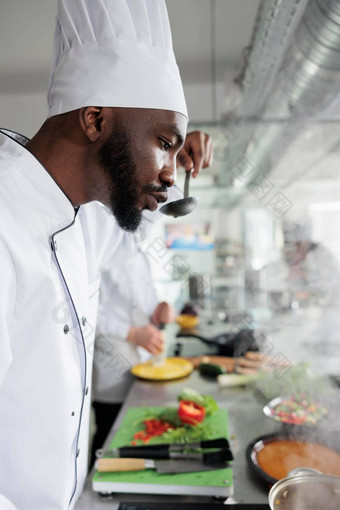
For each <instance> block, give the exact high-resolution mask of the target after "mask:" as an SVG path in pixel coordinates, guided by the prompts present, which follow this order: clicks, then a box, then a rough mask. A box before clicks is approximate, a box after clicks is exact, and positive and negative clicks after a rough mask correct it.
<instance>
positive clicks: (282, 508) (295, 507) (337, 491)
mask: <svg viewBox="0 0 340 510" xmlns="http://www.w3.org/2000/svg"><path fill="white" fill-rule="evenodd" d="M294 471H295V470H294ZM311 471H312V470H310V469H308V470H307V469H304V468H300V469H299V470H298V472H297V474H295V475H294V474H293V475H292V474H290V476H287V477H286V478H282V479H281V480H279V481H278V482H276V483H275V484H274V485H273V486H272V488H271V489H270V492H269V505H270V508H271V510H339V508H340V477H338V476H331V475H323V474H321V473H318V472H317V471H316V472H314V473H313V472H311Z"/></svg>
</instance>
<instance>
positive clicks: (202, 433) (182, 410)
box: [131, 388, 218, 445]
mask: <svg viewBox="0 0 340 510" xmlns="http://www.w3.org/2000/svg"><path fill="white" fill-rule="evenodd" d="M177 399H178V401H179V406H178V408H176V407H168V408H166V409H165V410H164V409H163V410H162V412H161V413H159V414H158V416H147V418H146V419H144V420H143V425H144V428H143V429H142V430H139V431H138V432H136V433H135V434H134V437H133V441H132V442H131V444H132V445H137V444H138V443H139V442H140V441H141V442H143V443H145V444H146V443H148V442H149V441H150V440H151V439H153V438H155V437H162V440H165V441H167V442H169V443H175V442H176V443H186V442H190V441H197V440H204V439H211V437H213V436H214V431H213V428H212V425H211V424H210V423H205V418H206V417H207V416H211V415H212V414H213V413H214V412H215V411H217V410H218V405H217V402H216V400H215V399H214V398H213V397H212V396H211V395H201V394H200V393H198V392H197V391H195V390H193V389H191V388H185V389H183V390H182V391H181V393H180V394H179V395H178V397H177Z"/></svg>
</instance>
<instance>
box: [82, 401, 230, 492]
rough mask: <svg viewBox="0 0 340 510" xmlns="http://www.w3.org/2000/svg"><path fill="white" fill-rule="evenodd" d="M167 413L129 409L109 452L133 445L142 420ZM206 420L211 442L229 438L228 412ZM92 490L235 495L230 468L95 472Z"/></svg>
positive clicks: (151, 408)
mask: <svg viewBox="0 0 340 510" xmlns="http://www.w3.org/2000/svg"><path fill="white" fill-rule="evenodd" d="M165 409H166V408H164V407H130V408H129V409H128V410H127V412H126V414H125V416H124V418H123V420H122V423H121V425H120V428H119V430H118V431H117V433H116V435H115V437H114V438H113V441H112V443H111V444H110V448H119V447H122V446H127V445H130V444H131V440H132V439H133V435H134V433H135V432H137V431H138V430H140V428H141V424H142V422H143V419H145V418H146V416H147V415H149V416H157V415H159V413H160V412H162V411H164V410H165ZM205 420H206V423H207V425H209V427H210V428H211V431H212V435H211V437H209V439H214V438H218V437H228V413H227V411H226V410H225V409H218V410H217V411H216V412H215V413H214V414H213V415H212V416H208V417H207V418H206V419H205ZM150 444H151V443H150ZM92 488H93V490H94V491H96V492H99V493H101V494H103V495H107V494H112V493H121V494H124V493H130V494H161V495H171V496H205V497H207V496H208V497H209V496H211V497H218V498H227V497H228V496H231V495H232V494H233V473H232V467H231V465H230V464H226V467H225V468H223V469H214V470H211V471H200V472H197V471H196V472H190V473H176V474H174V473H171V474H159V473H157V472H156V471H155V470H153V469H148V470H145V471H129V472H115V473H112V472H110V473H98V472H96V473H95V475H94V476H93V478H92Z"/></svg>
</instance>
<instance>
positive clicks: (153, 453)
mask: <svg viewBox="0 0 340 510" xmlns="http://www.w3.org/2000/svg"><path fill="white" fill-rule="evenodd" d="M118 451H119V457H132V458H138V459H146V458H147V459H168V458H169V448H168V446H166V445H162V444H157V445H152V446H136V447H134V446H127V447H125V448H124V447H123V448H119V450H118Z"/></svg>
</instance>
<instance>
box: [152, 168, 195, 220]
mask: <svg viewBox="0 0 340 510" xmlns="http://www.w3.org/2000/svg"><path fill="white" fill-rule="evenodd" d="M190 175H191V170H189V171H188V172H186V174H185V182H184V198H180V199H179V200H174V201H173V202H169V203H168V204H165V205H163V206H162V207H161V208H160V209H159V210H160V211H161V213H163V214H166V215H167V216H173V217H174V218H177V216H185V215H186V214H189V213H191V211H193V210H194V209H195V207H196V205H197V197H189V179H190Z"/></svg>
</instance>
